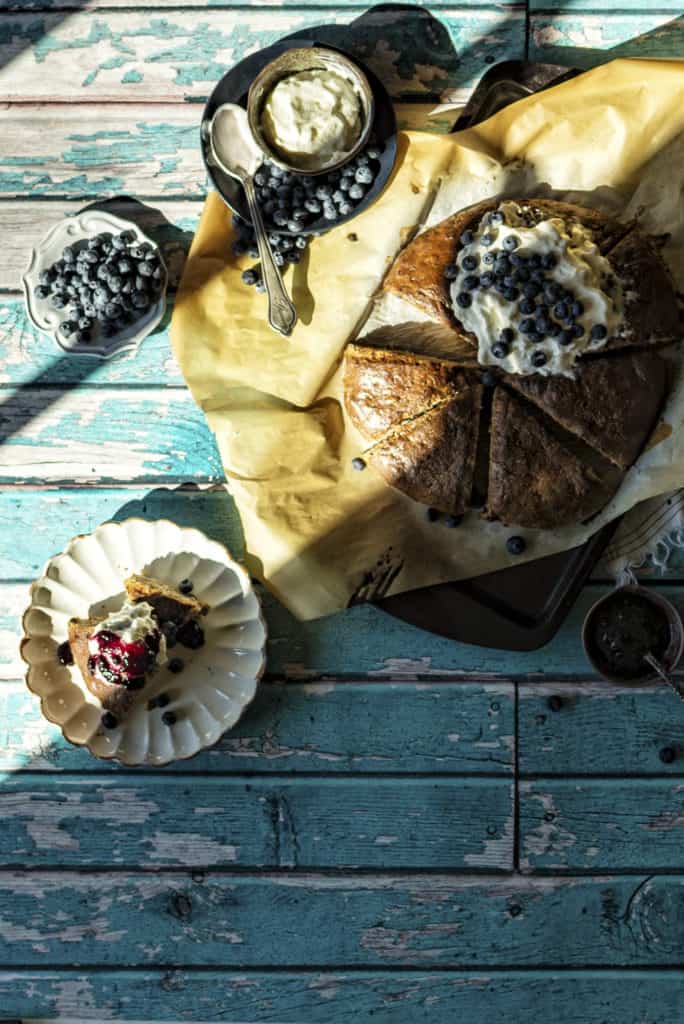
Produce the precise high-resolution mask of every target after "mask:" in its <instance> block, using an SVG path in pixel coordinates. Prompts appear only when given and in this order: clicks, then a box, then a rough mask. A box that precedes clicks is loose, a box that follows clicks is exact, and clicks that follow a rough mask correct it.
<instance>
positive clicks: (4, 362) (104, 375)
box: [0, 207, 185, 400]
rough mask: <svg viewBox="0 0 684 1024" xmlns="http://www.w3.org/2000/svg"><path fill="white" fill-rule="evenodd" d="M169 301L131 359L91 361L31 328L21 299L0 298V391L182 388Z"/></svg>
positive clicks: (31, 325) (181, 376)
mask: <svg viewBox="0 0 684 1024" xmlns="http://www.w3.org/2000/svg"><path fill="white" fill-rule="evenodd" d="M0 210H1V207H0ZM172 302H173V298H172V297H171V296H169V299H168V303H169V305H168V308H167V311H166V315H165V317H164V320H163V321H162V323H161V324H160V326H159V327H158V328H157V330H155V331H154V332H153V333H152V334H150V335H149V336H148V337H147V338H145V340H144V341H143V342H142V344H141V346H140V348H139V349H138V351H137V352H136V354H135V356H122V357H120V358H116V359H91V358H89V357H88V356H80V357H79V356H66V355H65V354H64V352H62V350H61V349H60V348H58V346H57V345H55V343H54V341H53V340H52V338H50V337H49V336H48V335H47V334H44V333H43V332H42V331H38V330H36V328H35V327H34V326H33V324H32V323H31V321H30V320H29V318H28V316H27V315H26V308H25V306H24V300H23V298H19V297H17V296H4V297H0V389H2V388H10V387H11V388H16V387H26V386H31V385H33V386H34V387H41V386H44V385H48V386H49V387H54V386H55V385H56V384H60V385H62V386H67V387H68V386H69V385H74V384H80V383H82V382H83V383H87V384H88V386H98V385H112V384H113V385H116V386H121V385H124V386H127V387H131V386H133V387H141V386H148V387H149V385H150V384H153V385H154V386H156V387H176V388H180V387H184V386H185V380H184V378H183V375H182V374H181V371H180V368H179V366H178V363H177V362H176V359H175V357H174V355H173V352H172V351H171V342H170V340H169V323H170V320H171V308H172ZM65 319H66V315H65ZM93 400H96V397H93Z"/></svg>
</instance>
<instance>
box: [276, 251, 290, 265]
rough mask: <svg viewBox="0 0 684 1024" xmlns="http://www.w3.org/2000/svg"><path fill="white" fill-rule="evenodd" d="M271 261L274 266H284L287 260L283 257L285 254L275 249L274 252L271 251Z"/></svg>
mask: <svg viewBox="0 0 684 1024" xmlns="http://www.w3.org/2000/svg"><path fill="white" fill-rule="evenodd" d="M273 262H274V263H275V265H276V267H284V266H285V264H286V262H287V260H286V259H285V256H284V254H283V253H282V252H278V251H277V250H276V252H274V253H273Z"/></svg>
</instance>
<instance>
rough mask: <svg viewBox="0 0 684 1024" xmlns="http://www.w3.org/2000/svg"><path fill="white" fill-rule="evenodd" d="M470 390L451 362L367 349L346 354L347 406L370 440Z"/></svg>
mask: <svg viewBox="0 0 684 1024" xmlns="http://www.w3.org/2000/svg"><path fill="white" fill-rule="evenodd" d="M467 386H468V377H467V376H466V374H465V373H464V371H463V370H462V369H460V368H459V367H458V366H457V365H455V364H454V363H452V362H449V361H447V360H443V359H433V358H431V357H429V356H420V355H416V354H415V353H413V352H406V351H401V350H398V349H386V348H374V347H370V346H367V345H354V344H352V345H348V346H347V348H346V351H345V356H344V407H345V409H346V412H347V415H348V416H349V419H350V420H351V422H352V423H353V424H354V426H355V427H356V429H357V430H358V431H359V433H360V434H361V435H362V436H363V437H364V438H365V439H366V440H367V441H376V440H378V439H379V438H381V437H382V436H383V434H386V433H387V431H388V430H391V429H392V427H395V426H397V425H398V424H399V423H401V422H402V421H403V420H408V419H412V418H413V417H414V416H417V415H419V414H420V413H423V412H425V411H426V410H427V409H429V408H430V407H431V406H433V405H436V404H437V403H438V402H442V401H444V400H445V399H447V398H450V397H452V396H453V395H454V394H456V393H457V392H458V391H460V390H461V389H462V388H464V387H467Z"/></svg>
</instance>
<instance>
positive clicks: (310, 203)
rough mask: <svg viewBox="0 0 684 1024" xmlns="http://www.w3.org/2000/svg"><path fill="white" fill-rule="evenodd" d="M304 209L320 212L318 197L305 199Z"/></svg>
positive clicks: (310, 211)
mask: <svg viewBox="0 0 684 1024" xmlns="http://www.w3.org/2000/svg"><path fill="white" fill-rule="evenodd" d="M304 209H305V210H307V211H308V212H309V213H314V214H316V213H320V212H321V210H322V206H321V204H320V202H319V201H318V199H305V200H304Z"/></svg>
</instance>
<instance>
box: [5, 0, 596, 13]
mask: <svg viewBox="0 0 684 1024" xmlns="http://www.w3.org/2000/svg"><path fill="white" fill-rule="evenodd" d="M509 2H510V0H504V3H503V4H502V6H508V5H509ZM611 2H612V0H611ZM474 5H476V6H487V0H474ZM130 6H131V2H130V0H4V8H3V9H4V10H6V11H33V12H42V11H51V10H58V11H98V10H101V9H105V10H115V9H116V8H118V7H125V8H128V7H130ZM146 6H147V7H149V8H150V9H153V10H155V11H156V10H161V9H163V8H164V7H178V0H154V5H151V4H147V5H146ZM275 6H277V7H282V8H290V7H294V8H295V9H296V8H300V7H301V8H304V9H306V8H307V7H308V6H313V5H311V4H307V3H303V2H302V0H277V3H274V2H273V0H237V2H236V0H184V3H183V7H202V8H204V9H205V10H206V8H215V9H217V10H223V11H224V12H226V11H230V12H231V13H235V12H236V11H240V12H241V11H242V10H244V9H248V8H250V7H261V8H264V7H275ZM315 6H316V7H317V8H320V7H323V8H324V7H338V6H339V0H316V3H315ZM430 7H436V8H440V7H446V8H450V7H451V8H453V7H454V3H453V0H431V2H430ZM344 9H345V11H348V12H349V13H350V14H351V13H352V12H354V16H355V17H357V16H359V15H361V14H364V13H366V12H367V11H368V9H369V5H368V4H367V3H358V0H345V5H344ZM371 11H372V5H371ZM378 14H379V12H377V13H376V17H377V16H378ZM322 17H323V16H322Z"/></svg>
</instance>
